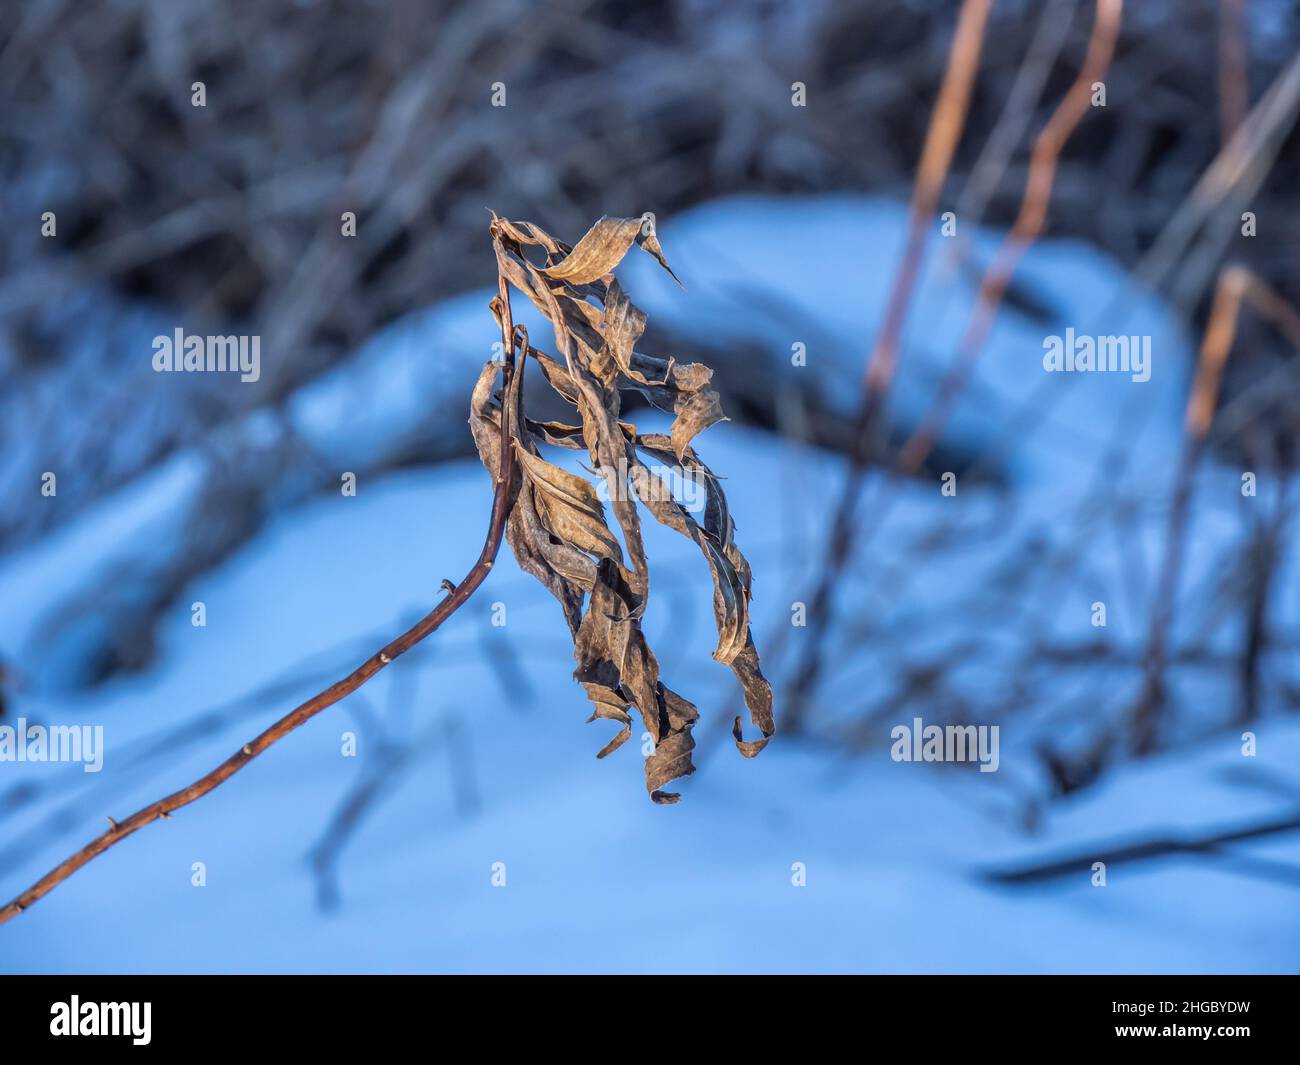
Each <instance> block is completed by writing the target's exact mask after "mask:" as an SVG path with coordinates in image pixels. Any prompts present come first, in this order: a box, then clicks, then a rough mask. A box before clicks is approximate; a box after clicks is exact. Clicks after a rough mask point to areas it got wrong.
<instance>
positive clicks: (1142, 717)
mask: <svg viewBox="0 0 1300 1065" xmlns="http://www.w3.org/2000/svg"><path fill="white" fill-rule="evenodd" d="M1243 299H1244V300H1247V301H1248V302H1249V303H1250V304H1251V305H1252V306H1253V307H1255V308H1257V309H1258V310H1259V312H1260V313H1261V314H1263V315H1264V316H1265V317H1267V318H1269V319H1270V320H1272V321H1275V322H1276V323H1277V324H1278V326H1279V328H1280V329H1281V330H1282V331H1283V332H1284V334H1286V335H1288V336H1289V337H1292V338H1293V339H1295V338H1294V337H1293V334H1294V333H1296V332H1298V331H1300V329H1298V327H1300V315H1297V314H1296V312H1295V311H1294V310H1293V309H1292V308H1291V307H1290V305H1289V304H1287V303H1286V302H1285V301H1284V300H1282V299H1281V297H1279V296H1278V295H1277V294H1276V293H1275V292H1273V291H1272V290H1271V289H1269V288H1268V286H1266V285H1265V284H1264V283H1263V282H1262V281H1260V280H1259V279H1258V278H1257V277H1255V276H1254V275H1253V274H1251V273H1250V272H1249V271H1248V270H1246V269H1244V268H1243V267H1240V266H1230V267H1228V268H1227V269H1225V270H1224V271H1223V273H1222V274H1221V275H1220V277H1219V284H1218V287H1217V289H1216V290H1215V294H1214V306H1213V308H1212V310H1211V312H1210V320H1209V322H1208V323H1207V324H1206V327H1205V337H1204V339H1203V340H1202V343H1201V353H1200V357H1199V358H1198V359H1197V364H1196V379H1195V381H1194V382H1193V384H1192V392H1191V395H1190V396H1189V397H1188V400H1187V413H1186V416H1185V419H1184V423H1185V424H1184V430H1185V437H1184V445H1183V455H1182V460H1181V464H1180V466H1179V471H1178V481H1177V485H1176V487H1175V489H1174V499H1173V503H1172V505H1171V507H1170V510H1169V525H1168V532H1167V533H1166V537H1165V555H1164V560H1163V562H1162V564H1161V569H1160V577H1159V583H1158V584H1157V586H1156V599H1155V603H1154V605H1153V607H1152V610H1151V623H1150V629H1149V632H1148V635H1147V649H1146V659H1145V669H1144V679H1143V685H1142V691H1141V693H1140V695H1139V696H1138V699H1137V702H1136V703H1135V704H1134V706H1133V709H1132V711H1131V714H1130V729H1131V744H1132V748H1133V751H1134V753H1136V754H1146V753H1149V752H1150V751H1151V750H1153V749H1154V747H1155V745H1156V741H1157V738H1158V736H1157V731H1158V728H1159V724H1160V719H1161V717H1162V712H1163V708H1164V701H1165V692H1164V671H1165V659H1166V656H1167V650H1166V647H1167V643H1168V634H1169V627H1170V625H1171V623H1172V621H1173V611H1174V600H1175V597H1176V594H1177V589H1178V576H1179V573H1180V571H1181V570H1182V562H1183V553H1184V550H1185V548H1186V540H1187V523H1188V515H1189V512H1190V508H1191V498H1192V487H1193V478H1194V474H1195V472H1196V467H1197V464H1198V463H1199V461H1200V458H1201V454H1202V453H1203V451H1204V449H1205V442H1206V439H1207V437H1208V436H1209V432H1210V424H1211V422H1212V421H1213V419H1214V410H1215V407H1216V406H1217V404H1218V398H1219V384H1220V382H1221V380H1222V378H1223V367H1224V364H1225V363H1226V362H1227V360H1228V355H1229V353H1230V352H1231V351H1232V343H1233V341H1234V340H1235V339H1236V336H1237V325H1238V322H1239V319H1240V317H1241V304H1242V300H1243Z"/></svg>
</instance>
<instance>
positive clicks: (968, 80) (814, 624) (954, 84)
mask: <svg viewBox="0 0 1300 1065" xmlns="http://www.w3.org/2000/svg"><path fill="white" fill-rule="evenodd" d="M989 9H990V2H989V0H964V2H963V3H962V7H961V13H960V14H959V16H958V18H957V29H956V31H955V33H954V35H953V42H952V49H951V51H950V52H949V54H948V63H947V66H946V68H945V69H944V75H943V82H942V84H941V85H940V86H939V96H938V99H937V101H936V102H935V105H934V111H933V112H932V113H931V115H930V125H929V128H928V129H927V131H926V135H925V144H924V146H923V148H922V149H921V162H920V164H919V166H918V168H917V174H916V183H915V185H914V187H913V192H912V205H911V211H910V216H909V224H908V234H907V242H906V245H905V246H904V249H903V257H902V260H901V261H900V262H899V267H898V273H897V274H895V276H894V284H893V288H892V290H891V291H890V296H889V303H888V306H887V307H886V310H885V319H884V324H883V325H882V326H881V330H880V334H879V336H878V338H877V340H876V343H875V346H874V347H873V349H872V352H871V356H870V358H869V359H868V360H867V368H866V374H865V378H864V380H863V389H864V395H863V399H862V405H861V407H860V409H859V412H858V417H857V421H856V424H855V425H854V430H853V438H852V450H851V453H850V458H851V460H852V461H851V464H850V471H849V477H848V482H847V484H846V485H845V489H844V494H843V496H842V497H841V499H840V504H839V507H838V509H837V510H836V513H835V518H834V522H833V524H832V528H831V534H830V538H829V541H828V542H827V547H826V562H825V565H824V566H823V567H822V572H823V573H830V572H838V571H839V570H840V569H841V568H842V566H843V564H844V562H845V560H846V559H847V558H848V555H849V551H850V549H851V547H852V543H853V530H852V516H853V500H854V499H856V498H857V494H858V486H859V483H860V481H861V478H862V474H863V471H864V470H865V469H866V467H867V465H868V463H869V462H870V460H871V458H872V452H873V451H874V448H873V446H872V444H873V441H874V438H875V436H876V434H877V431H878V423H879V417H880V414H881V412H882V410H883V407H884V402H885V397H886V395H887V393H888V391H889V387H890V384H891V383H892V381H893V378H894V373H895V371H896V370H897V367H898V347H899V339H900V336H901V334H902V331H903V323H904V321H905V320H906V318H907V312H908V310H909V308H910V307H911V303H912V296H913V294H914V292H915V289H916V283H917V280H918V278H919V276H920V272H921V261H922V257H923V254H924V251H925V245H926V243H927V238H928V237H929V234H930V227H931V223H932V221H933V219H934V213H935V209H936V207H937V205H938V202H939V196H940V195H941V194H942V192H943V186H944V183H945V181H946V180H947V178H948V171H949V169H950V167H951V166H952V159H953V155H954V153H955V152H956V150H957V142H958V141H959V140H960V139H961V135H962V131H963V130H964V129H965V127H966V115H967V112H968V111H969V108H970V98H971V90H972V88H973V86H974V84H975V75H976V74H977V73H978V71H979V61H980V54H981V53H982V51H983V48H984V29H985V26H986V25H987V23H988V17H989ZM831 589H832V581H831V580H823V581H822V582H821V584H820V586H819V587H818V588H817V591H816V594H815V595H814V596H813V597H812V600H811V602H810V603H809V607H808V626H807V631H806V633H805V636H806V638H807V641H808V646H809V647H815V646H817V645H818V644H819V643H820V637H821V632H822V630H823V629H824V628H825V624H826V621H827V619H828V614H829V611H830V595H831ZM809 661H811V659H808V658H805V665H807V663H808V662H809ZM810 687H811V685H810V684H807V683H804V680H803V678H802V677H800V678H799V680H797V681H796V685H795V691H796V692H799V691H807V690H809V688H810ZM802 719H803V712H802V707H801V706H800V701H799V699H798V698H795V699H794V700H793V701H791V702H789V703H788V704H787V709H786V715H785V720H784V727H785V728H786V729H787V730H788V731H792V732H797V731H799V729H800V727H801V725H802Z"/></svg>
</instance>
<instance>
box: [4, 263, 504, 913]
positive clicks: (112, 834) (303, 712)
mask: <svg viewBox="0 0 1300 1065" xmlns="http://www.w3.org/2000/svg"><path fill="white" fill-rule="evenodd" d="M500 291H501V295H500V302H501V304H502V306H501V307H500V308H499V311H500V318H501V323H502V324H501V335H502V338H503V340H504V350H505V352H506V353H507V354H506V362H505V365H504V367H503V392H502V395H503V402H502V408H501V460H500V468H499V469H498V470H497V476H496V480H495V486H494V489H493V496H492V515H491V518H490V520H489V523H488V531H487V537H486V539H485V540H484V542H483V550H482V551H480V552H479V556H478V560H477V561H476V562H475V563H474V565H473V567H472V568H471V569H470V571H469V573H467V574H466V575H465V578H464V580H462V581H461V582H460V583H459V584H457V585H456V588H455V590H454V591H452V592H450V593H449V594H448V595H447V597H446V598H445V599H443V600H442V602H440V603H439V604H438V605H437V606H436V607H434V608H433V610H431V611H430V612H429V613H428V614H426V615H425V616H424V617H423V618H421V619H420V620H419V621H417V622H416V623H415V624H414V625H413V626H411V628H409V629H407V630H406V632H404V633H402V635H400V636H398V637H397V638H396V639H395V640H393V641H391V642H390V643H388V644H387V645H385V646H384V647H382V648H381V649H380V650H378V651H376V652H375V653H374V654H373V655H371V656H370V657H369V658H368V659H366V661H365V662H363V663H362V664H361V665H360V666H358V667H357V668H356V669H355V670H353V671H352V672H351V673H349V674H348V675H347V676H346V677H344V678H343V679H342V680H340V681H337V682H336V683H334V684H332V685H330V686H329V687H328V688H326V689H325V690H324V691H322V692H320V693H319V694H317V695H314V696H312V697H311V698H310V699H308V700H307V701H306V702H305V703H302V704H301V705H300V706H298V707H296V708H295V709H293V710H291V711H290V712H289V713H287V714H285V716H284V717H282V718H280V720H279V721H277V722H276V723H275V724H274V725H272V726H271V727H270V728H268V729H267V730H266V731H265V732H263V733H262V734H261V735H259V736H258V737H257V738H256V739H253V740H251V741H250V742H248V743H246V744H244V746H243V747H241V748H240V749H239V750H238V751H236V752H235V753H234V754H232V755H231V756H230V757H229V758H227V759H226V760H225V761H224V762H222V763H221V764H220V765H219V766H217V767H216V768H215V769H213V770H212V771H211V772H210V773H207V774H205V775H204V776H202V777H200V778H199V779H198V780H196V781H194V783H192V784H190V785H188V786H187V787H184V788H181V790H180V791H176V792H173V793H172V794H171V795H168V796H167V797H166V798H162V799H159V800H158V801H157V802H152V803H150V804H149V805H148V806H146V807H144V809H142V810H139V811H137V812H136V813H134V814H132V815H131V816H130V817H128V818H127V819H126V820H125V821H121V822H115V821H113V820H112V819H111V818H110V819H109V824H110V828H109V830H108V831H107V832H105V833H104V834H103V835H101V836H99V837H98V838H96V839H94V840H92V841H91V842H90V843H88V844H86V846H84V847H82V848H81V850H79V851H77V852H76V853H75V854H73V855H72V856H71V857H69V858H67V859H65V860H64V861H62V862H60V863H59V864H58V865H56V866H55V867H54V868H53V869H51V870H50V871H49V872H48V873H46V874H45V876H43V877H41V879H40V880H38V881H37V882H36V883H35V884H33V885H32V886H31V887H29V888H28V889H27V890H26V891H24V892H22V893H21V894H20V895H18V896H17V897H16V898H15V899H13V900H12V901H11V902H9V903H8V904H7V905H6V906H5V907H4V908H3V909H0V924H4V923H5V922H6V921H8V920H10V919H11V918H13V917H16V916H17V915H18V914H20V913H22V912H23V911H24V910H26V909H27V908H28V907H29V906H31V905H32V904H33V903H34V902H37V901H39V900H40V899H42V898H44V897H45V896H46V895H47V894H49V893H50V892H51V891H53V890H54V889H55V888H56V887H58V886H59V885H60V884H61V883H63V881H65V880H67V879H68V877H70V876H71V875H72V874H73V873H75V872H76V871H77V870H78V869H80V868H81V867H82V866H83V865H85V864H86V863H87V862H89V861H90V860H91V859H93V858H97V857H98V856H99V855H101V854H103V853H104V851H106V850H108V849H109V848H110V847H112V846H114V845H115V844H117V843H120V842H121V841H122V840H124V839H126V837H127V836H129V835H131V834H132V833H134V832H136V831H138V830H139V829H141V828H144V826H145V825H149V824H152V823H153V822H154V821H160V820H165V819H167V818H169V817H170V816H171V814H172V812H173V811H174V810H178V809H180V808H181V807H182V806H188V805H189V804H190V803H192V802H194V801H195V800H197V799H201V798H203V796H204V795H206V794H208V792H210V791H212V790H213V789H214V788H216V787H217V786H218V785H219V784H223V783H224V782H225V781H227V780H229V779H230V778H231V777H232V776H234V775H235V774H236V773H238V772H239V771H240V770H241V769H243V768H244V767H245V766H246V765H248V763H249V762H251V761H252V760H253V759H254V758H256V757H257V756H258V755H259V754H261V753H262V752H263V751H265V750H266V749H267V748H268V747H270V746H272V745H273V744H275V743H277V742H279V741H280V740H282V739H283V738H284V737H285V736H287V735H288V734H289V733H290V732H292V731H293V730H294V729H296V728H298V727H299V726H300V725H303V724H305V723H306V722H308V721H310V720H311V719H312V718H313V717H315V716H316V715H317V714H319V713H320V712H321V711H322V710H325V709H327V708H329V707H331V706H333V705H334V704H335V703H337V702H338V701H339V700H340V699H342V698H344V697H345V696H347V695H350V694H352V692H354V691H356V690H357V689H358V688H360V687H361V686H362V685H363V684H365V683H366V681H368V680H369V679H370V678H371V677H373V676H374V675H375V674H376V673H378V672H379V671H380V670H381V669H383V668H384V667H385V666H388V665H390V664H391V663H392V662H393V661H394V660H395V659H397V658H399V657H400V656H401V655H403V654H405V653H406V652H407V651H409V650H410V649H411V648H412V647H414V646H415V645H416V644H418V643H419V642H420V641H421V640H423V639H424V638H425V637H426V636H428V635H430V634H431V633H432V632H433V631H434V630H435V629H437V628H438V627H439V626H440V625H442V623H443V622H444V621H446V620H447V619H448V618H449V617H451V615H452V614H454V613H455V612H456V611H457V610H458V609H460V607H461V606H462V605H463V604H464V603H465V601H466V600H468V599H469V597H470V596H471V595H473V594H474V591H475V590H476V589H477V588H478V586H479V585H480V584H482V583H483V582H484V581H485V580H486V579H487V575H488V573H490V572H491V570H492V565H493V563H494V562H495V560H496V556H497V551H498V550H499V549H500V547H501V541H502V539H503V538H504V536H505V529H506V520H507V519H508V518H509V516H510V510H511V507H512V506H513V504H514V500H515V485H516V481H517V477H516V466H517V463H516V460H515V458H514V448H513V447H511V446H510V412H511V410H512V408H513V404H512V402H511V398H512V397H513V396H514V395H515V394H516V392H517V390H518V388H519V387H520V383H521V382H522V378H523V374H522V373H520V374H518V375H516V373H515V346H514V343H513V332H514V330H513V327H512V325H511V316H510V297H509V293H508V292H507V290H506V281H505V278H504V277H502V278H501V279H500ZM521 366H522V362H521Z"/></svg>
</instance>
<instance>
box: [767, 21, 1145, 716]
mask: <svg viewBox="0 0 1300 1065" xmlns="http://www.w3.org/2000/svg"><path fill="white" fill-rule="evenodd" d="M1122 10H1123V0H1098V2H1097V9H1096V17H1095V19H1094V22H1093V29H1092V35H1091V38H1090V39H1089V42H1088V54H1087V56H1086V57H1085V58H1084V62H1083V66H1082V67H1081V69H1080V71H1079V75H1078V77H1077V78H1076V79H1075V81H1074V84H1073V85H1071V87H1070V89H1069V91H1068V92H1067V93H1066V95H1065V98H1064V99H1063V100H1062V101H1061V103H1060V105H1059V106H1058V107H1057V109H1056V110H1055V111H1054V112H1053V113H1052V117H1051V118H1050V119H1048V121H1047V124H1046V125H1045V126H1044V127H1043V130H1042V132H1041V133H1040V134H1039V135H1038V138H1037V140H1036V141H1035V142H1034V148H1033V153H1032V156H1031V160H1030V167H1029V176H1028V178H1027V180H1026V183H1025V191H1024V195H1023V198H1022V199H1021V204H1020V212H1019V214H1018V216H1017V218H1016V221H1015V224H1014V226H1013V227H1012V229H1011V232H1010V233H1009V234H1008V235H1007V237H1006V239H1005V240H1004V241H1003V242H1002V244H1001V246H1000V247H999V249H998V252H997V254H996V255H995V256H994V259H993V262H992V263H991V264H990V265H989V268H988V270H987V271H986V273H985V275H984V278H983V281H982V282H981V284H980V289H979V294H978V298H977V302H976V307H975V311H974V312H973V314H972V316H971V320H970V322H969V324H968V325H967V328H966V332H965V335H964V336H963V337H962V340H961V343H960V345H959V354H958V358H957V361H956V362H955V363H954V365H953V366H952V368H951V369H950V370H949V371H948V373H947V374H946V375H945V377H944V379H943V381H942V382H941V384H940V387H939V392H938V395H937V396H936V397H935V401H934V404H933V405H932V407H931V409H930V411H929V412H928V414H927V416H926V418H925V419H924V420H923V421H922V423H921V425H920V426H919V427H918V428H917V430H916V431H915V432H914V433H913V434H912V435H911V437H910V438H909V439H908V441H907V443H906V445H905V446H904V448H903V450H902V453H901V455H900V456H899V458H898V462H897V465H898V468H899V470H900V471H902V472H911V471H913V470H915V469H917V468H919V467H920V465H921V463H922V462H924V461H925V458H926V456H928V455H929V454H930V452H931V450H933V448H934V445H935V442H936V441H937V440H938V437H939V433H940V432H941V431H942V427H943V425H944V423H945V422H946V420H947V417H948V414H949V412H950V410H951V406H952V403H953V402H954V401H955V399H956V397H957V396H958V395H959V394H960V393H961V391H962V389H963V388H964V387H965V385H966V383H967V382H968V379H969V376H970V373H971V370H972V368H973V366H974V363H975V360H976V359H977V358H978V357H979V354H980V352H981V350H982V349H983V346H984V342H985V340H986V339H987V337H988V334H989V331H990V329H991V328H992V326H993V321H994V319H995V317H996V315H997V311H998V308H999V306H1000V305H1001V303H1002V298H1003V296H1004V295H1005V294H1006V291H1007V287H1008V286H1009V285H1010V283H1011V276H1012V274H1013V273H1014V271H1015V269H1016V266H1017V265H1018V264H1019V262H1020V260H1021V258H1022V257H1023V256H1024V253H1025V251H1026V249H1027V248H1028V247H1029V245H1030V244H1032V243H1033V241H1034V240H1035V239H1036V238H1037V237H1038V235H1039V233H1040V232H1041V231H1042V228H1043V225H1044V222H1045V221H1046V217H1047V205H1048V202H1049V200H1050V199H1051V193H1052V185H1053V182H1054V180H1055V177H1056V165H1057V160H1058V159H1059V157H1060V154H1061V149H1062V148H1064V147H1065V142H1066V141H1067V139H1068V138H1069V136H1070V134H1071V133H1072V132H1073V131H1074V129H1075V127H1076V126H1077V125H1078V124H1079V122H1080V121H1081V120H1082V118H1083V116H1084V115H1085V114H1087V112H1088V107H1089V101H1090V98H1091V95H1092V84H1093V83H1094V82H1095V81H1099V80H1101V79H1102V78H1104V77H1105V75H1106V71H1107V69H1108V68H1109V66H1110V60H1111V56H1112V55H1113V53H1114V49H1115V39H1116V36H1117V35H1118V32H1119V22H1120V14H1121V12H1122ZM918 180H919V179H918ZM887 328H888V327H887ZM871 405H872V400H871V397H870V395H868V397H867V399H866V400H865V403H864V410H865V409H866V408H869V407H870V406H871ZM861 480H862V468H861V466H855V468H854V470H853V472H852V473H851V474H850V476H849V478H848V480H847V482H846V485H845V490H844V494H843V496H842V497H841V499H840V503H839V510H838V511H837V513H836V516H835V529H836V536H837V537H838V541H837V542H834V543H832V545H831V548H830V549H829V550H828V552H827V559H826V565H825V566H823V568H822V571H821V578H820V581H819V584H818V587H817V590H816V592H815V593H814V595H813V597H812V601H811V606H810V608H809V611H808V615H809V616H808V622H809V625H808V627H809V630H810V631H809V633H808V637H809V638H808V640H807V642H806V644H805V647H804V655H803V662H802V664H801V666H800V669H799V670H798V672H797V673H796V675H795V680H794V683H793V685H792V687H791V691H790V697H789V701H788V704H787V706H788V710H787V713H788V714H790V715H791V716H793V717H794V718H795V720H796V721H798V720H800V719H801V718H802V716H803V712H804V707H805V704H806V701H807V699H808V698H809V696H810V695H811V693H812V691H813V688H814V686H815V685H816V682H817V679H818V677H819V676H820V674H821V666H822V660H823V651H824V641H823V640H822V639H821V633H822V631H823V630H824V628H825V626H826V625H827V624H828V622H829V620H830V612H831V593H832V591H833V589H834V587H835V585H836V583H837V582H838V579H839V574H840V573H841V571H842V570H843V567H844V565H845V563H846V562H847V560H848V557H849V554H850V552H851V551H852V549H853V546H854V543H855V541H856V540H857V539H858V538H859V537H860V535H861V529H860V528H858V527H857V526H856V525H855V524H854V521H853V515H854V511H855V509H856V502H857V497H858V494H859V489H860V486H861ZM879 516H880V514H879V512H875V513H873V527H874V526H876V525H878V524H879ZM787 727H789V724H788V723H787Z"/></svg>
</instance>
